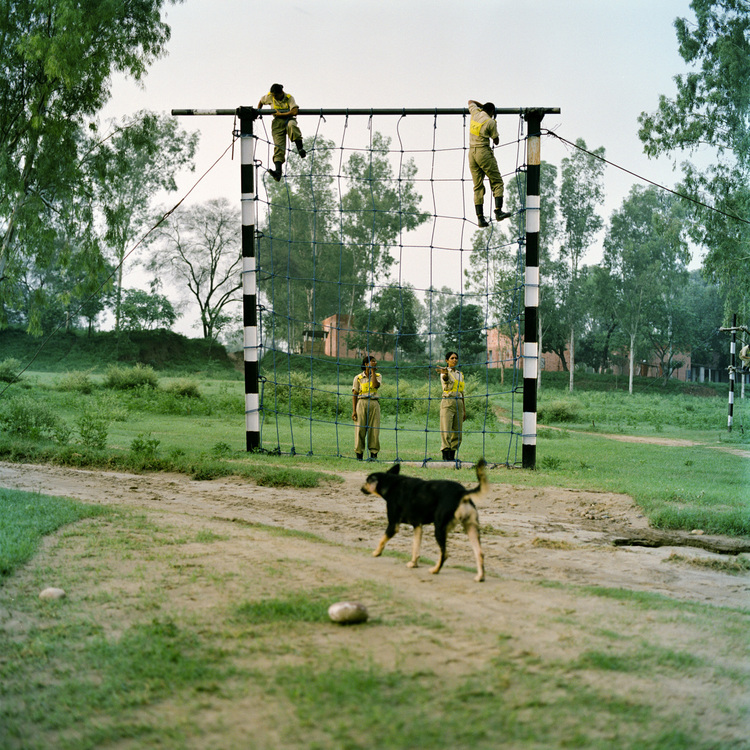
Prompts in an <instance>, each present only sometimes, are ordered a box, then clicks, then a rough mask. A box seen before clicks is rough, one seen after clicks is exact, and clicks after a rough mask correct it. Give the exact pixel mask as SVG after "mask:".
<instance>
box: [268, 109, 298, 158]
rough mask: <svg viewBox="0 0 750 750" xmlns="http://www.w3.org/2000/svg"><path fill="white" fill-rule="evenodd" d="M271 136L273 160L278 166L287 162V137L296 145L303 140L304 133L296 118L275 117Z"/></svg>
mask: <svg viewBox="0 0 750 750" xmlns="http://www.w3.org/2000/svg"><path fill="white" fill-rule="evenodd" d="M271 135H272V136H273V146H274V148H273V160H274V162H275V163H277V164H283V163H284V162H285V161H286V137H287V135H288V136H289V138H290V139H291V141H292V143H294V142H295V141H296V140H297V139H298V138H302V133H301V131H300V129H299V126H298V125H297V120H295V119H294V117H274V118H273V122H272V123H271Z"/></svg>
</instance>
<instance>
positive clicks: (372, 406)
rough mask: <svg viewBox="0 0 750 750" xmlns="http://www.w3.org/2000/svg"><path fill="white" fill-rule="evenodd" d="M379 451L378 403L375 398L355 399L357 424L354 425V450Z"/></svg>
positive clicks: (358, 451) (359, 451) (356, 451)
mask: <svg viewBox="0 0 750 750" xmlns="http://www.w3.org/2000/svg"><path fill="white" fill-rule="evenodd" d="M365 445H367V448H368V450H369V451H370V453H379V452H380V403H379V402H378V400H377V399H376V398H359V399H357V424H355V425H354V452H355V453H364V452H365Z"/></svg>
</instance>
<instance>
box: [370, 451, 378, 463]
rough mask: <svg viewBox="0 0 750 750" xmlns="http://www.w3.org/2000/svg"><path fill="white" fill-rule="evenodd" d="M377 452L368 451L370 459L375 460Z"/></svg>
mask: <svg viewBox="0 0 750 750" xmlns="http://www.w3.org/2000/svg"><path fill="white" fill-rule="evenodd" d="M377 459H378V454H377V453H370V461H377Z"/></svg>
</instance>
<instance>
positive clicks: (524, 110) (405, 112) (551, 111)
mask: <svg viewBox="0 0 750 750" xmlns="http://www.w3.org/2000/svg"><path fill="white" fill-rule="evenodd" d="M532 112H533V113H537V114H542V115H559V114H560V108H559V107H498V108H497V109H496V110H495V113H496V114H498V115H527V114H530V113H532ZM245 113H247V114H250V113H254V115H255V116H260V115H272V114H273V110H272V109H254V108H253V107H238V108H236V109H173V110H172V114H173V115H174V116H176V117H179V116H183V115H229V116H235V115H236V116H237V117H241V116H242V114H245ZM468 114H469V110H468V109H466V108H465V107H462V108H457V109H450V108H441V107H435V108H433V109H408V108H403V109H396V108H390V109H346V108H338V109H326V108H322V109H300V111H299V115H313V116H318V117H320V116H323V117H325V116H326V115H365V116H367V117H371V116H374V115H378V116H380V115H396V116H399V115H400V116H402V117H409V116H412V115H417V116H419V115H468Z"/></svg>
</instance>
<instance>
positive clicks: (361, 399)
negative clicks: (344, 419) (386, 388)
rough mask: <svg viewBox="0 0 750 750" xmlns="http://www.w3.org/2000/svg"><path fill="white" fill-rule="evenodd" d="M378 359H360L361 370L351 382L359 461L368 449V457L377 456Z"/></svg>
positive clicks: (380, 380)
mask: <svg viewBox="0 0 750 750" xmlns="http://www.w3.org/2000/svg"><path fill="white" fill-rule="evenodd" d="M377 367H378V361H377V360H376V359H375V357H365V358H364V359H363V360H362V372H361V373H360V374H359V375H357V376H356V377H355V378H354V382H353V383H352V419H353V420H354V421H355V422H356V425H355V429H354V453H355V454H356V456H357V459H358V460H359V461H361V460H362V457H363V455H364V452H365V447H367V448H368V450H369V451H370V458H377V457H378V452H379V451H380V402H379V400H378V399H379V396H378V389H379V388H380V384H381V382H382V378H381V376H380V373H379V372H378V371H377Z"/></svg>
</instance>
